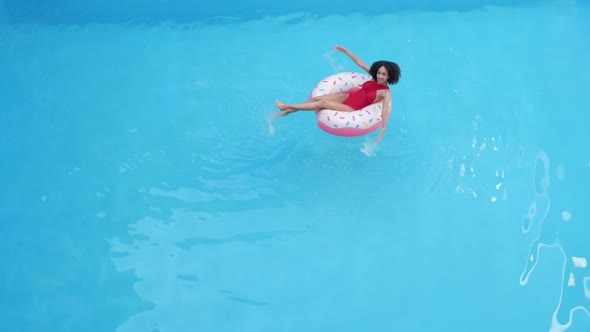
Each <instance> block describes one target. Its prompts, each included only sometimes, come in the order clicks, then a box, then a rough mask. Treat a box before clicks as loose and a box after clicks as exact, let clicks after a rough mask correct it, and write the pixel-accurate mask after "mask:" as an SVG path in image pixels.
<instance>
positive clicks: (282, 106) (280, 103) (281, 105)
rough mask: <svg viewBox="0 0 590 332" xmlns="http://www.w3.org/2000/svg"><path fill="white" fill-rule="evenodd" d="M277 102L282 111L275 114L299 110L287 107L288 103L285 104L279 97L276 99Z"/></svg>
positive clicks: (280, 114) (282, 114) (285, 113)
mask: <svg viewBox="0 0 590 332" xmlns="http://www.w3.org/2000/svg"><path fill="white" fill-rule="evenodd" d="M275 103H276V104H277V106H278V108H279V109H280V110H281V111H280V112H277V113H276V115H275V116H285V115H287V114H290V113H293V112H297V110H295V109H292V108H289V107H287V105H285V104H284V103H282V102H281V101H279V100H278V99H275Z"/></svg>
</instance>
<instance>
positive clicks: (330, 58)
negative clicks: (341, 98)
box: [324, 51, 344, 73]
mask: <svg viewBox="0 0 590 332" xmlns="http://www.w3.org/2000/svg"><path fill="white" fill-rule="evenodd" d="M333 54H334V51H329V52H326V53H324V59H326V61H328V63H329V64H330V66H332V69H334V72H336V73H339V72H341V71H342V70H343V69H344V66H343V65H342V63H340V62H339V61H336V59H334V56H333Z"/></svg>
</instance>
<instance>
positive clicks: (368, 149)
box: [360, 138, 379, 157]
mask: <svg viewBox="0 0 590 332" xmlns="http://www.w3.org/2000/svg"><path fill="white" fill-rule="evenodd" d="M378 149H379V143H377V142H375V141H374V140H371V139H368V138H367V139H366V140H365V141H364V142H363V146H362V147H361V150H360V151H361V152H362V153H364V154H365V156H367V157H375V156H376V155H377V154H376V151H377V150H378Z"/></svg>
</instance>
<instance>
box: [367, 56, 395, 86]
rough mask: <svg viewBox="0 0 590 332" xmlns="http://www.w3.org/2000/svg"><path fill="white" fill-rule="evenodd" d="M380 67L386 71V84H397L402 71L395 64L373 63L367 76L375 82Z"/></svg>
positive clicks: (382, 61)
mask: <svg viewBox="0 0 590 332" xmlns="http://www.w3.org/2000/svg"><path fill="white" fill-rule="evenodd" d="M381 67H385V70H387V73H388V74H389V79H388V80H387V83H389V84H397V82H398V81H399V78H400V77H401V76H402V71H401V70H400V69H399V66H398V65H397V63H395V62H391V61H385V60H381V61H377V62H375V63H373V65H371V69H370V70H369V74H371V76H373V79H374V80H375V81H376V80H377V71H378V70H379V68H381Z"/></svg>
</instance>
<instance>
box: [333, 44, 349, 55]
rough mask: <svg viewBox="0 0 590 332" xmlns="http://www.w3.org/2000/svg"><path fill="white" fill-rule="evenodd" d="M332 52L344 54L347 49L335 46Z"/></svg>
mask: <svg viewBox="0 0 590 332" xmlns="http://www.w3.org/2000/svg"><path fill="white" fill-rule="evenodd" d="M334 51H338V52H345V53H346V51H347V49H346V47H344V46H340V45H336V46H334Z"/></svg>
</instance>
